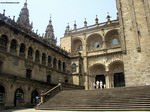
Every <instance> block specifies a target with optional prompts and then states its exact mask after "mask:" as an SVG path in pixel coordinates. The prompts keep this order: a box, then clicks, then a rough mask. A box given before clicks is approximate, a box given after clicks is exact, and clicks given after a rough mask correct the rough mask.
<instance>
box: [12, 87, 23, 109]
mask: <svg viewBox="0 0 150 112" xmlns="http://www.w3.org/2000/svg"><path fill="white" fill-rule="evenodd" d="M23 100H24V93H23V90H22V89H21V88H18V89H17V90H16V91H15V96H14V106H15V107H20V106H21V105H22V103H23Z"/></svg>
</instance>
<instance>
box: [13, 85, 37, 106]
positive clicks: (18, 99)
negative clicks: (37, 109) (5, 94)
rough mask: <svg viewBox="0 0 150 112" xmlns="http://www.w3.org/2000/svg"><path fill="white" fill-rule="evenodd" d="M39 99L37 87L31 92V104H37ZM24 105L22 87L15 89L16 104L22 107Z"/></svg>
mask: <svg viewBox="0 0 150 112" xmlns="http://www.w3.org/2000/svg"><path fill="white" fill-rule="evenodd" d="M38 101H39V93H38V91H37V90H36V89H35V90H33V91H32V92H31V104H32V105H36V104H37V103H38ZM22 105H24V92H23V90H22V89H21V88H18V89H17V90H16V91H15V95H14V106H15V107H21V106H22Z"/></svg>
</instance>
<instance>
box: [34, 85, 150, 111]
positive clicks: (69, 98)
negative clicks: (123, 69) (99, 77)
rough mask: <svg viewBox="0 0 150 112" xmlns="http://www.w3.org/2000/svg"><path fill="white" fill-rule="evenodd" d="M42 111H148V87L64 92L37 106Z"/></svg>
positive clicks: (149, 96)
mask: <svg viewBox="0 0 150 112" xmlns="http://www.w3.org/2000/svg"><path fill="white" fill-rule="evenodd" d="M37 109H41V110H42V109H44V110H80V111H81V110H84V111H85V110H90V111H94V110H140V111H142V110H150V86H140V87H123V88H112V89H102V90H64V91H61V92H60V93H58V94H57V95H55V96H54V97H52V98H51V99H50V100H48V101H47V102H45V103H43V104H42V105H40V106H38V107H37Z"/></svg>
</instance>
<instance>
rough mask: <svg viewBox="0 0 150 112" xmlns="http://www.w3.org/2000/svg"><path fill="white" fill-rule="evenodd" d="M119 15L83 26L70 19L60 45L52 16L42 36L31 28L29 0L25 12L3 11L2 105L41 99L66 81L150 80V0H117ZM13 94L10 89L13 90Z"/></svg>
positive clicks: (125, 83)
mask: <svg viewBox="0 0 150 112" xmlns="http://www.w3.org/2000/svg"><path fill="white" fill-rule="evenodd" d="M116 6H117V9H118V15H117V17H116V19H115V20H111V18H110V16H109V15H107V20H106V22H104V23H100V22H99V19H98V18H97V16H96V18H95V23H94V24H93V25H90V26H88V22H87V21H86V19H85V21H84V26H83V27H82V28H78V27H77V24H76V23H74V26H73V27H74V28H73V29H72V30H71V28H70V26H69V25H68V26H67V27H66V30H65V34H64V37H62V38H61V39H60V44H61V45H60V47H59V46H57V39H56V38H55V35H54V28H53V25H52V20H51V19H50V20H49V23H48V25H47V27H46V30H45V34H44V35H43V36H42V37H41V36H39V35H38V34H37V33H34V32H33V31H32V25H33V23H30V21H29V11H28V8H27V2H25V3H24V6H23V8H22V9H21V12H20V15H19V17H18V19H17V21H15V18H13V19H10V17H6V15H5V10H4V12H3V14H0V108H4V107H13V106H27V105H31V104H32V105H34V104H36V103H38V100H37V99H38V98H37V97H40V94H41V91H47V90H49V89H51V88H53V87H54V86H56V85H57V84H58V83H59V79H60V78H61V81H62V82H64V83H68V84H74V85H82V86H85V89H87V90H89V89H95V88H94V84H95V83H96V81H102V83H103V85H105V87H106V89H107V88H114V87H129V86H144V85H149V84H150V61H149V59H148V58H149V57H150V48H149V45H150V9H149V7H150V1H149V0H116ZM10 94H11V95H10Z"/></svg>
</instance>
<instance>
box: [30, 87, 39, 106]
mask: <svg viewBox="0 0 150 112" xmlns="http://www.w3.org/2000/svg"><path fill="white" fill-rule="evenodd" d="M38 101H39V93H38V91H37V90H34V91H32V93H31V104H33V105H36V104H37V103H38Z"/></svg>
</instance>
